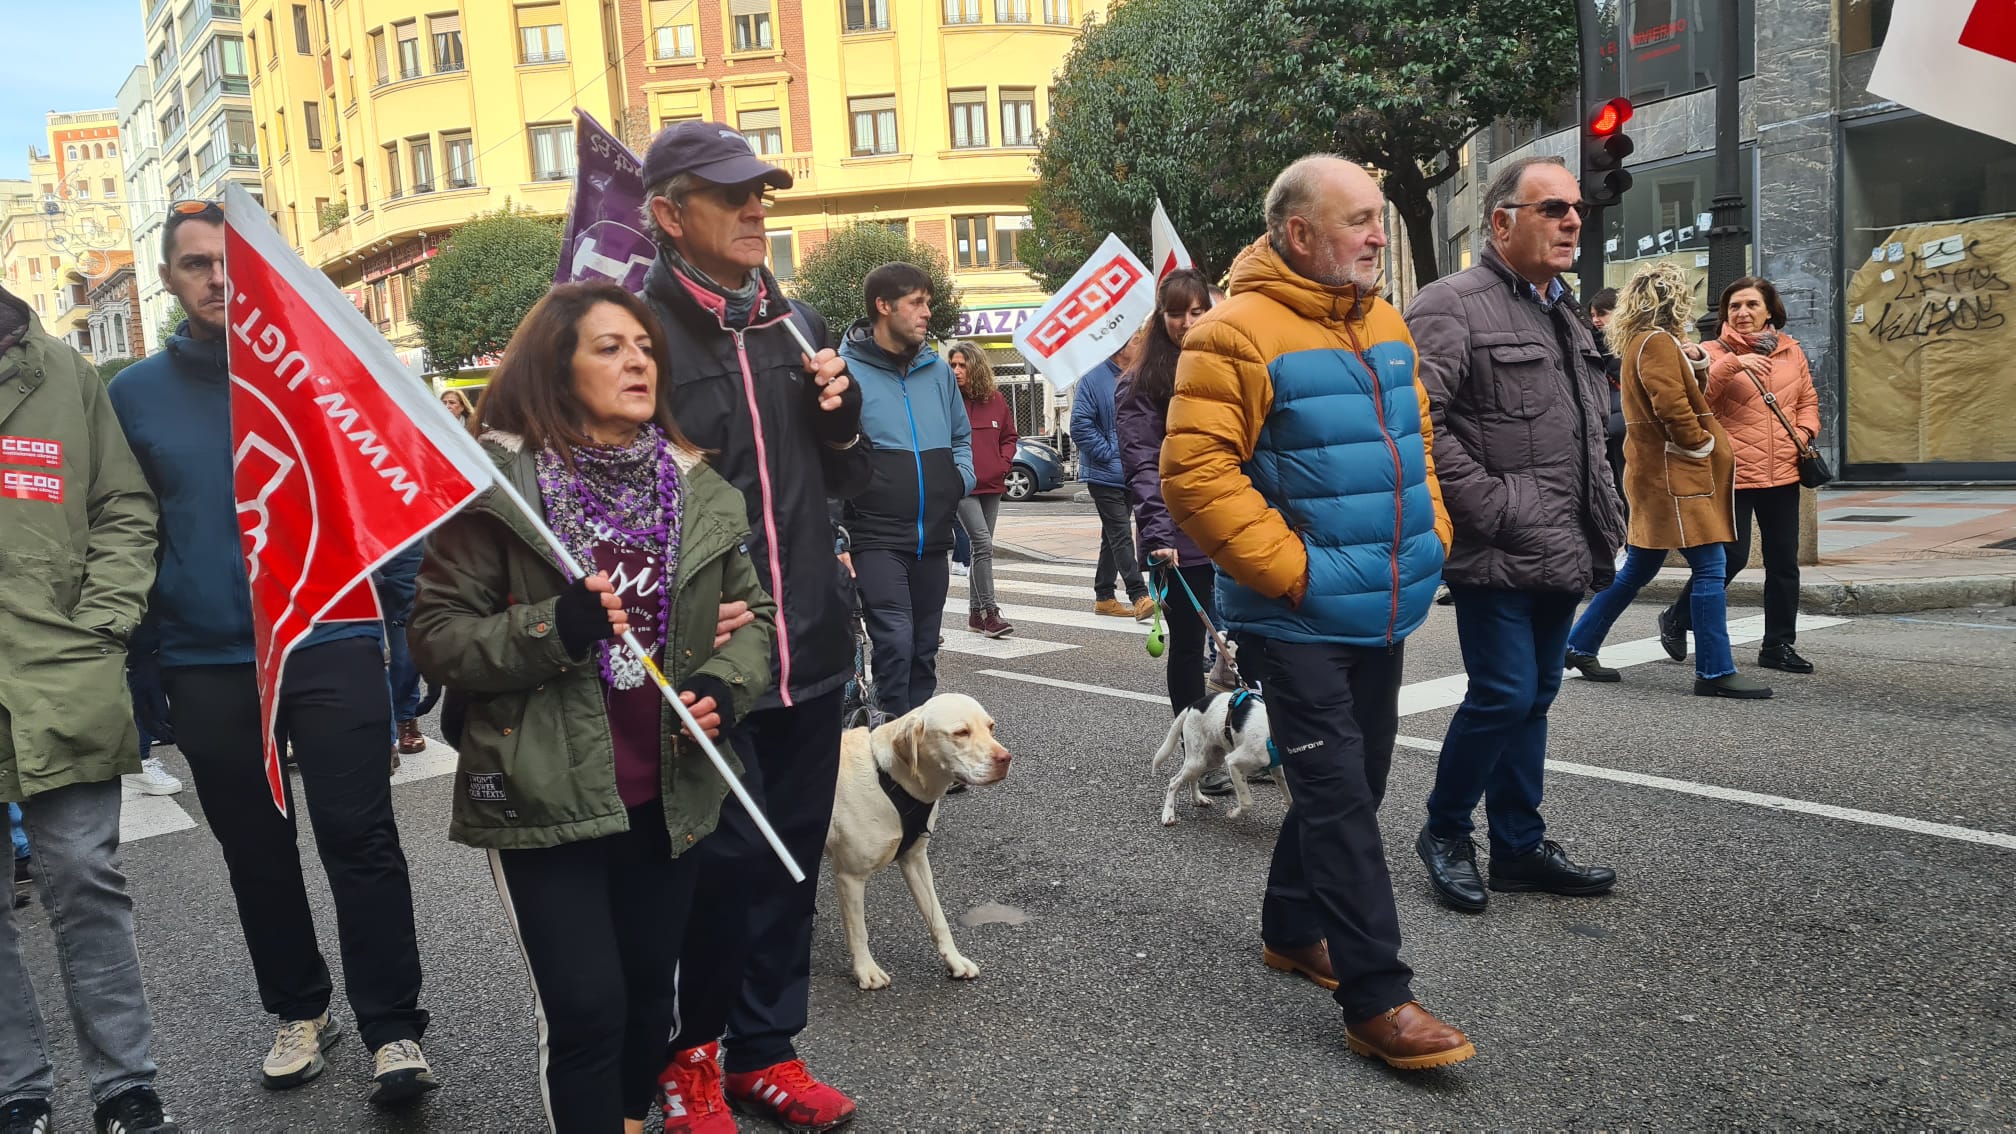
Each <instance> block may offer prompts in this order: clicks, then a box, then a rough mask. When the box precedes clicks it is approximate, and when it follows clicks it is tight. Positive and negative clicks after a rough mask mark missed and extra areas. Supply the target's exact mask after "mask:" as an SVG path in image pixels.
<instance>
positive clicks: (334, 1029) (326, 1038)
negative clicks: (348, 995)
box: [259, 1012, 343, 1091]
mask: <svg viewBox="0 0 2016 1134" xmlns="http://www.w3.org/2000/svg"><path fill="white" fill-rule="evenodd" d="M342 1038H343V1021H342V1020H341V1019H339V1018H338V1017H337V1015H336V1013H334V1012H324V1013H322V1018H321V1019H319V1020H289V1021H287V1022H286V1023H284V1024H282V1025H280V1032H279V1034H278V1035H275V1036H274V1037H273V1050H271V1051H269V1052H267V1053H266V1062H265V1063H263V1064H261V1065H260V1067H259V1070H260V1073H261V1074H262V1075H263V1076H264V1077H265V1081H266V1089H267V1090H269V1091H284V1090H286V1089H287V1088H289V1087H298V1086H300V1085H301V1084H303V1083H305V1082H307V1081H308V1080H310V1079H313V1078H314V1077H315V1076H317V1075H320V1074H321V1073H322V1072H323V1070H324V1069H325V1068H327V1067H328V1066H329V1065H328V1063H327V1062H325V1061H324V1060H323V1058H322V1053H323V1052H324V1051H327V1050H328V1049H329V1048H330V1046H331V1045H333V1044H334V1043H335V1042H336V1041H337V1040H339V1039H342Z"/></svg>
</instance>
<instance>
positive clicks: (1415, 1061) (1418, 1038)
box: [1344, 1000, 1477, 1071]
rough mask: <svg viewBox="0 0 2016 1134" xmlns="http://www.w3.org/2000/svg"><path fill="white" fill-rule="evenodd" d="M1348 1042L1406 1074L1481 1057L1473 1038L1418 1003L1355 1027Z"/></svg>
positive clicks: (1348, 1034)
mask: <svg viewBox="0 0 2016 1134" xmlns="http://www.w3.org/2000/svg"><path fill="white" fill-rule="evenodd" d="M1344 1038H1345V1041H1346V1042H1348V1043H1349V1044H1350V1045H1351V1050H1352V1051H1355V1052H1357V1053H1358V1054H1360V1055H1369V1056H1371V1057H1372V1058H1374V1059H1383V1060H1385V1061H1386V1063H1387V1065H1388V1066H1390V1067H1395V1068H1398V1069H1399V1070H1402V1071H1420V1070H1423V1069H1425V1068H1429V1067H1447V1066H1449V1065H1450V1064H1452V1063H1461V1062H1463V1061H1464V1060H1466V1059H1470V1058H1473V1057H1475V1056H1476V1054H1477V1048H1476V1047H1475V1046H1474V1045H1473V1044H1471V1042H1470V1037H1469V1036H1466V1035H1464V1034H1463V1033H1462V1032H1460V1031H1458V1030H1456V1029H1455V1028H1452V1027H1450V1026H1449V1025H1448V1024H1445V1023H1443V1022H1442V1021H1440V1020H1438V1019H1436V1018H1435V1017H1434V1016H1433V1015H1432V1014H1430V1013H1429V1011H1428V1009H1426V1008H1423V1007H1421V1002H1420V1001H1418V1000H1409V1001H1408V1002H1407V1003H1405V1004H1402V1005H1400V1006H1399V1007H1398V1008H1389V1009H1387V1010H1386V1011H1384V1012H1381V1013H1379V1014H1378V1015H1377V1016H1374V1017H1372V1018H1371V1019H1369V1020H1362V1021H1360V1022H1358V1023H1356V1024H1352V1025H1351V1026H1349V1027H1348V1028H1346V1029H1345V1030H1344Z"/></svg>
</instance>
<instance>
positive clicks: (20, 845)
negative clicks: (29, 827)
mask: <svg viewBox="0 0 2016 1134" xmlns="http://www.w3.org/2000/svg"><path fill="white" fill-rule="evenodd" d="M7 833H8V834H9V835H12V836H13V838H14V860H15V861H16V862H24V861H26V860H27V858H28V854H29V851H28V832H27V831H24V830H22V829H21V805H20V804H18V803H10V804H8V805H7Z"/></svg>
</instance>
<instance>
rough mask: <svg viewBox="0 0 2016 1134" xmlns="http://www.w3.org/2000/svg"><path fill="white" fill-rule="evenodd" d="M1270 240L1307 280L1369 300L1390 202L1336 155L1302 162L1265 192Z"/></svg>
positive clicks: (1364, 174) (1284, 172) (1368, 178)
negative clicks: (1351, 290)
mask: <svg viewBox="0 0 2016 1134" xmlns="http://www.w3.org/2000/svg"><path fill="white" fill-rule="evenodd" d="M1265 208H1266V216H1267V239H1268V242H1269V243H1271V244H1272V245H1273V246H1274V251H1275V252H1276V253H1277V254H1278V255H1280V257H1281V259H1282V260H1283V261H1285V262H1286V263H1287V265H1288V266H1289V267H1290V268H1291V269H1293V270H1294V271H1295V273H1296V274H1297V275H1300V276H1302V277H1304V278H1306V279H1310V280H1314V281H1315V282H1317V283H1320V284H1324V285H1326V286H1329V287H1346V286H1350V287H1355V288H1356V289H1357V290H1358V293H1359V294H1360V295H1361V296H1362V295H1369V294H1370V293H1371V292H1372V290H1373V288H1374V286H1375V285H1376V284H1377V283H1378V281H1379V266H1380V265H1379V260H1380V256H1379V252H1380V249H1383V248H1385V247H1386V229H1385V223H1384V214H1385V210H1386V196H1385V194H1384V193H1382V192H1380V190H1379V183H1378V182H1377V181H1374V180H1373V179H1372V175H1371V174H1370V173H1368V172H1366V171H1365V167H1364V166H1361V165H1359V164H1357V163H1356V162H1352V161H1346V160H1345V159H1343V158H1341V157H1338V156H1337V155H1336V154H1310V155H1309V156H1308V157H1304V158H1299V159H1297V160H1296V161H1295V162H1294V163H1293V164H1291V165H1289V166H1288V168H1286V169H1284V170H1282V171H1281V174H1280V176H1278V177H1276V178H1275V179H1274V184H1273V185H1272V186H1270V187H1269V188H1268V190H1267V201H1266V206H1265Z"/></svg>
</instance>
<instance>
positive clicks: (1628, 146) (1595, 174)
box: [1582, 98, 1638, 208]
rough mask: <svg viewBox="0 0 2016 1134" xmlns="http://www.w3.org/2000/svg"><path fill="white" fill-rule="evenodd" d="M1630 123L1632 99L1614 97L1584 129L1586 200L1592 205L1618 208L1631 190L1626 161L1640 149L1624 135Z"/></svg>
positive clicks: (1593, 116)
mask: <svg viewBox="0 0 2016 1134" xmlns="http://www.w3.org/2000/svg"><path fill="white" fill-rule="evenodd" d="M1630 120H1631V100H1630V99H1628V98H1613V99H1611V100H1610V101H1609V102H1606V103H1604V104H1603V105H1602V106H1599V107H1597V108H1596V112H1595V113H1594V114H1592V115H1590V117H1589V121H1588V122H1586V123H1584V124H1583V126H1582V199H1583V200H1585V201H1587V202H1589V203H1590V204H1591V205H1594V206H1597V207H1599V208H1600V207H1602V206H1605V205H1614V204H1616V203H1617V201H1618V199H1619V198H1621V197H1622V196H1624V191H1625V190H1627V189H1629V188H1631V174H1630V172H1629V171H1628V170H1626V169H1625V168H1624V159H1625V158H1627V157H1630V156H1631V151H1632V150H1635V149H1637V148H1638V147H1637V145H1636V144H1635V143H1634V142H1632V141H1631V135H1629V134H1626V133H1625V132H1624V124H1625V123H1626V122H1629V121H1630Z"/></svg>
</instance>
